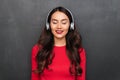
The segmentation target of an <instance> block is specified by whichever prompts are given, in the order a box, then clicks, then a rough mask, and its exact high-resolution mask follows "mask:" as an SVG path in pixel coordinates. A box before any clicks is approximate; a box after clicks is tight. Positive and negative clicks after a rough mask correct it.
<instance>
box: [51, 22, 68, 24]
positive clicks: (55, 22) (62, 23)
mask: <svg viewBox="0 0 120 80" xmlns="http://www.w3.org/2000/svg"><path fill="white" fill-rule="evenodd" d="M53 24H57V22H53ZM62 24H66V22H63V23H62Z"/></svg>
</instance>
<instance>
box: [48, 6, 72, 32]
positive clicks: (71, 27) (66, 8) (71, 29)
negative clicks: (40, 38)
mask: <svg viewBox="0 0 120 80" xmlns="http://www.w3.org/2000/svg"><path fill="white" fill-rule="evenodd" d="M65 9H66V10H67V11H68V12H69V13H70V15H71V18H72V21H71V23H70V30H74V18H73V15H72V13H71V11H70V10H69V9H67V8H65ZM51 12H52V10H51V11H50V12H49V13H48V15H47V18H46V29H47V30H49V29H50V24H49V22H48V18H49V16H50V13H51Z"/></svg>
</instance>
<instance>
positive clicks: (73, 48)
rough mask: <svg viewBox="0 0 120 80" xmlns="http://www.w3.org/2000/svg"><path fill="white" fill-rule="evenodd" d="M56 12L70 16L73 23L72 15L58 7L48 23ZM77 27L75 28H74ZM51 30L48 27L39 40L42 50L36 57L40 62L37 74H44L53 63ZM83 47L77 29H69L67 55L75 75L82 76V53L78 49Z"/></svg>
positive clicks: (72, 72)
mask: <svg viewBox="0 0 120 80" xmlns="http://www.w3.org/2000/svg"><path fill="white" fill-rule="evenodd" d="M56 11H60V12H63V13H64V14H65V15H67V16H68V18H69V20H70V22H71V21H72V20H71V19H72V18H71V15H70V13H69V11H68V10H67V9H65V8H63V7H56V8H54V9H53V10H52V11H51V12H50V15H49V16H48V22H49V23H50V19H51V16H52V14H53V13H55V12H56ZM74 27H75V26H74ZM53 37H54V36H53V34H52V32H51V30H50V29H49V30H47V29H46V27H45V28H44V30H43V31H42V33H41V35H40V39H39V40H38V45H39V47H40V50H39V52H38V54H37V56H36V60H37V62H38V69H37V70H36V71H35V72H38V73H40V74H41V73H42V72H43V70H44V69H45V68H49V67H48V66H49V65H50V64H51V63H52V59H53V58H54V54H53V53H52V50H53V47H54V38H53ZM81 47H82V46H81V36H80V34H79V33H78V31H77V29H76V27H75V28H74V30H71V29H69V31H68V33H67V35H66V49H67V52H66V54H67V55H68V58H69V60H70V62H71V65H70V69H69V70H70V73H71V74H73V75H76V76H78V75H80V74H81V73H82V69H81V67H80V66H79V65H80V62H81V59H80V52H79V51H78V49H80V48H81Z"/></svg>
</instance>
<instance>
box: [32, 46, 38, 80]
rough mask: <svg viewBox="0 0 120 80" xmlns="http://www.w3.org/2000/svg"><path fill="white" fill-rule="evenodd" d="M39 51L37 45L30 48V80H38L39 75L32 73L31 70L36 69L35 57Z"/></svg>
mask: <svg viewBox="0 0 120 80" xmlns="http://www.w3.org/2000/svg"><path fill="white" fill-rule="evenodd" d="M38 51H39V47H38V45H35V46H33V48H32V55H31V60H32V61H31V62H32V63H31V66H32V67H31V68H32V72H31V80H39V75H38V74H37V73H34V72H33V70H36V69H37V62H36V55H37V53H38Z"/></svg>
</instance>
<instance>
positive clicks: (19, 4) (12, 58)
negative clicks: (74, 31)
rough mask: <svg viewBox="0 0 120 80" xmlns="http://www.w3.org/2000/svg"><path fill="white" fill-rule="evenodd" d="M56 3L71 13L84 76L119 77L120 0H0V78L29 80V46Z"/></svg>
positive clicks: (112, 79)
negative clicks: (80, 40) (80, 43)
mask: <svg viewBox="0 0 120 80" xmlns="http://www.w3.org/2000/svg"><path fill="white" fill-rule="evenodd" d="M56 6H64V7H66V8H68V9H70V10H71V11H72V13H73V15H74V18H75V22H76V25H77V26H78V29H79V31H80V33H81V35H82V37H83V46H84V48H85V49H86V53H87V80H120V42H119V41H120V36H119V35H120V0H0V80H30V71H31V70H30V69H31V64H30V58H31V48H32V46H33V45H34V44H35V43H36V42H37V40H38V38H39V35H40V32H41V29H42V27H43V26H44V23H45V18H46V16H47V13H48V12H49V10H51V9H52V8H54V7H56Z"/></svg>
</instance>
